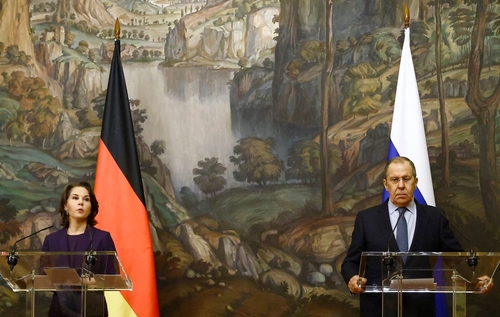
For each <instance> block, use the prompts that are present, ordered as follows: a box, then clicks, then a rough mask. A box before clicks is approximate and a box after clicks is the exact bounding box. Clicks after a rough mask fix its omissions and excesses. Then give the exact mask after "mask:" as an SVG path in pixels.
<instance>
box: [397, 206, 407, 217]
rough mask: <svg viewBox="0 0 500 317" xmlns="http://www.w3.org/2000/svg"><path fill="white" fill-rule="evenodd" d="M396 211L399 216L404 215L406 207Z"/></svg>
mask: <svg viewBox="0 0 500 317" xmlns="http://www.w3.org/2000/svg"><path fill="white" fill-rule="evenodd" d="M398 211H399V214H400V215H401V214H402V213H404V212H405V211H406V207H399V208H398Z"/></svg>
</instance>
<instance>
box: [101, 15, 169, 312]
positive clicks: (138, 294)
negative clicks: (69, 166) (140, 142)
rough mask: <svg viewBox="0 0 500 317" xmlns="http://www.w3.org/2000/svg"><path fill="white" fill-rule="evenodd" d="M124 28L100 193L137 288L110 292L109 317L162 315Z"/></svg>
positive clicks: (108, 106)
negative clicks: (125, 59) (126, 74)
mask: <svg viewBox="0 0 500 317" xmlns="http://www.w3.org/2000/svg"><path fill="white" fill-rule="evenodd" d="M119 34H120V27H119V22H118V19H117V20H116V26H115V36H116V40H115V49H114V53H113V59H112V62H111V70H110V74H109V82H108V91H107V95H106V103H105V108H104V117H103V123H102V132H101V140H100V144H99V153H98V156H97V169H96V179H95V193H96V196H97V199H98V201H99V215H98V217H97V221H98V222H99V223H98V225H97V226H98V227H99V228H101V229H103V230H106V231H109V232H110V233H111V236H112V237H113V240H114V242H115V245H116V249H117V253H118V258H119V259H120V261H121V262H122V265H123V267H124V269H125V272H126V273H127V275H128V276H129V277H130V278H131V279H132V282H133V284H134V289H133V291H122V292H107V293H106V299H107V302H108V308H109V316H120V317H128V316H137V317H155V316H159V310H158V294H157V289H156V275H155V264H154V258H153V246H152V239H151V232H150V228H149V218H148V213H147V210H146V203H145V198H144V190H143V186H142V179H141V173H140V168H139V159H138V156H137V147H136V143H135V137H134V127H133V123H132V115H131V112H130V106H129V99H128V93H127V86H126V83H125V77H124V75H123V68H122V64H121V60H120V38H119Z"/></svg>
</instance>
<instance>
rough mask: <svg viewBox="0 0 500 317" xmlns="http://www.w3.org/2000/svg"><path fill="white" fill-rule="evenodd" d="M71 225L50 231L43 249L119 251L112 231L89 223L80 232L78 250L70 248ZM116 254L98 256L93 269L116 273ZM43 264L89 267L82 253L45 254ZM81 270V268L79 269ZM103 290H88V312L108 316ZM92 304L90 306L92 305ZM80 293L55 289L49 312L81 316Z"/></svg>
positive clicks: (52, 250) (102, 272) (100, 272)
mask: <svg viewBox="0 0 500 317" xmlns="http://www.w3.org/2000/svg"><path fill="white" fill-rule="evenodd" d="M67 232H68V228H63V229H61V230H59V231H57V232H54V233H51V234H49V235H48V236H47V237H46V238H45V241H44V242H43V246H42V251H51V252H64V251H71V252H73V251H91V250H92V251H116V248H115V244H114V242H113V239H112V238H111V235H110V234H109V232H107V231H103V230H99V229H97V228H94V227H91V226H87V229H86V230H85V232H84V234H83V235H82V236H81V238H80V239H81V240H79V241H80V244H78V245H76V249H75V250H69V244H68V233H67ZM113 263H114V261H113V258H112V257H110V256H109V257H108V256H99V257H97V259H96V261H95V264H93V265H92V268H91V271H92V272H93V273H98V274H115V273H116V272H117V269H116V268H115V267H114V266H113ZM40 267H41V268H44V267H74V268H85V269H89V267H88V264H87V263H86V261H85V259H84V257H83V256H60V257H58V258H57V259H56V258H54V257H50V258H49V257H42V258H41V259H40ZM80 272H81V271H80ZM103 295H104V293H103V292H98V291H90V292H87V304H88V305H87V316H107V315H108V312H107V306H106V302H105V300H104V296H103ZM90 305H91V306H90ZM80 306H81V296H80V292H78V291H67V292H54V296H53V297H52V302H51V305H50V309H49V316H60V317H62V316H65V317H72V316H80V315H81V312H80V310H81V309H80Z"/></svg>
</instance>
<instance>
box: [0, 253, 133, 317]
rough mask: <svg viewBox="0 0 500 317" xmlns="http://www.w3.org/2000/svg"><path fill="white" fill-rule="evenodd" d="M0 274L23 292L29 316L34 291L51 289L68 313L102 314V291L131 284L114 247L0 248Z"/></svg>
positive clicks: (129, 286) (103, 301)
mask: <svg viewBox="0 0 500 317" xmlns="http://www.w3.org/2000/svg"><path fill="white" fill-rule="evenodd" d="M9 257H10V259H11V260H14V262H15V265H14V266H13V267H11V265H9V261H8V260H7V259H8V258H9ZM10 262H11V263H12V261H10ZM0 275H1V276H2V278H3V279H4V280H5V282H6V283H7V285H8V286H9V287H10V288H11V289H12V290H13V291H14V292H25V293H26V309H25V312H26V316H32V317H34V316H35V312H36V311H37V307H36V303H35V297H36V296H35V295H36V293H37V292H49V291H50V292H54V293H53V294H54V296H55V297H57V300H58V301H59V304H60V306H61V307H62V309H63V310H68V315H73V314H75V316H92V315H97V316H98V315H100V316H102V315H103V313H105V312H106V311H107V307H106V302H105V300H104V292H105V291H122V290H129V291H131V290H132V288H133V284H132V281H131V280H130V278H129V277H128V276H127V274H126V272H125V270H124V269H123V266H122V264H121V263H120V260H119V259H118V256H117V255H116V252H114V251H93V252H88V251H87V252H41V251H18V252H1V258H0ZM65 313H66V312H65Z"/></svg>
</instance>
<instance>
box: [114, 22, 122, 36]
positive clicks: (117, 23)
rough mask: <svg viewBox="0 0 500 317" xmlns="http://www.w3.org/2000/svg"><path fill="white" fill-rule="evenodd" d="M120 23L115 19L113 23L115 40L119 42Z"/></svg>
mask: <svg viewBox="0 0 500 317" xmlns="http://www.w3.org/2000/svg"><path fill="white" fill-rule="evenodd" d="M120 32H121V31H120V21H119V20H118V18H116V21H115V40H120Z"/></svg>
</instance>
